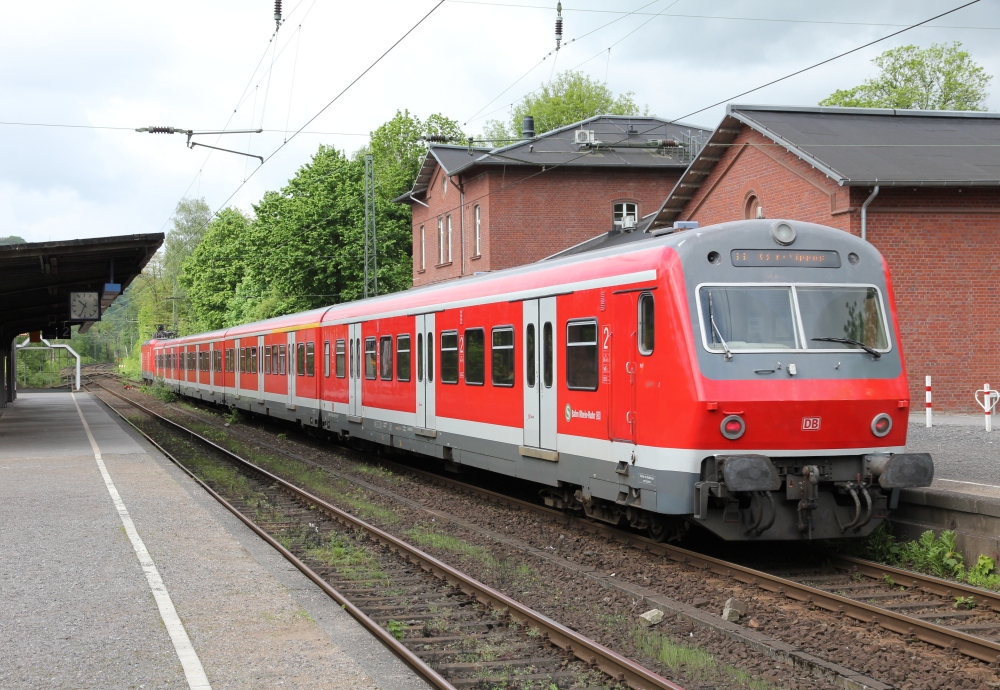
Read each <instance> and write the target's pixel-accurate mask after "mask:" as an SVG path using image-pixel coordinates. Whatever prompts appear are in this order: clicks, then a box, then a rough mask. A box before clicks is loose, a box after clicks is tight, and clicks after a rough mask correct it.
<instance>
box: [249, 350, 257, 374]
mask: <svg viewBox="0 0 1000 690" xmlns="http://www.w3.org/2000/svg"><path fill="white" fill-rule="evenodd" d="M250 373H251V374H256V373H257V348H255V347H251V348H250Z"/></svg>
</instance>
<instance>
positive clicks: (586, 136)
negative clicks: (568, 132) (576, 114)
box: [573, 129, 594, 144]
mask: <svg viewBox="0 0 1000 690" xmlns="http://www.w3.org/2000/svg"><path fill="white" fill-rule="evenodd" d="M573 134H574V135H576V143H578V144H593V143H594V130H592V129H578V130H576V131H575V132H573Z"/></svg>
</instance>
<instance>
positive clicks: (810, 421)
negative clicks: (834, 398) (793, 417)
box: [802, 417, 822, 431]
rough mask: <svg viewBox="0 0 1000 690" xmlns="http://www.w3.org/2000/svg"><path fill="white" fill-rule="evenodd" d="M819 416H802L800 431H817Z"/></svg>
mask: <svg viewBox="0 0 1000 690" xmlns="http://www.w3.org/2000/svg"><path fill="white" fill-rule="evenodd" d="M821 419H822V418H821V417H803V418H802V431H819V423H820V421H821Z"/></svg>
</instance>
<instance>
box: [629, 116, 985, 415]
mask: <svg viewBox="0 0 1000 690" xmlns="http://www.w3.org/2000/svg"><path fill="white" fill-rule="evenodd" d="M866 203H867V209H866V212H863V209H864V208H865V204H866ZM758 213H762V214H763V215H764V216H765V217H767V218H788V219H795V220H803V221H809V222H813V223H821V224H823V225H829V226H833V227H836V228H840V229H842V230H844V231H845V232H850V233H852V234H854V235H858V236H862V237H865V238H866V239H867V240H868V241H869V242H871V243H872V244H874V245H875V246H876V247H877V248H878V249H879V250H880V251H881V252H882V254H883V255H884V256H885V258H886V260H887V261H888V264H889V268H890V271H891V272H892V279H893V285H894V289H895V295H896V307H897V310H898V316H899V322H900V330H901V332H902V338H903V343H902V345H903V351H904V356H905V357H906V368H907V374H908V376H909V381H910V395H911V400H912V401H913V407H914V411H919V410H921V409H922V406H923V402H922V401H923V399H924V376H926V375H930V376H933V383H934V407H935V409H938V410H942V411H954V412H960V413H972V412H976V411H979V412H980V413H981V412H982V408H979V407H977V406H976V404H975V402H974V400H973V393H974V391H976V390H977V389H979V388H982V386H983V383H984V382H989V383H990V385H991V387H994V388H995V387H998V386H1000V313H998V311H997V307H996V304H997V299H996V298H997V294H996V288H997V285H998V283H1000V273H998V272H997V271H998V269H1000V114H997V113H972V112H941V111H914V110H881V109H862V108H796V107H772V106H741V105H730V106H729V107H728V108H727V112H726V116H725V117H724V118H723V120H722V123H721V124H720V125H719V127H718V128H717V129H716V130H715V132H714V133H713V134H712V135H711V136H710V137H709V139H708V142H707V143H706V145H705V146H704V148H703V149H702V150H701V153H700V154H698V155H697V156H696V158H695V159H694V160H693V161H692V162H691V165H690V166H689V167H688V168H687V169H686V170H685V171H684V174H683V175H682V176H681V178H680V180H679V181H678V182H677V184H676V185H674V187H673V190H672V191H671V192H670V194H669V196H668V197H667V199H666V200H665V201H664V202H663V204H662V206H661V207H660V209H659V210H658V211H657V212H656V213H655V215H650V216H649V217H647V218H643V219H642V221H641V222H640V230H642V231H650V232H651V231H653V230H656V229H657V228H662V227H669V226H670V225H671V224H672V223H674V222H675V221H697V222H698V223H699V224H700V225H702V226H705V225H709V224H712V223H719V222H724V221H731V220H737V219H741V218H755V217H758ZM637 234H639V235H645V234H646V233H645V232H640V233H637ZM646 236H649V235H646Z"/></svg>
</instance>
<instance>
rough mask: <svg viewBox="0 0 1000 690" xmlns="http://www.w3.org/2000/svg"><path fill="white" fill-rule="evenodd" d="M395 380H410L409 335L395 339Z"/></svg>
mask: <svg viewBox="0 0 1000 690" xmlns="http://www.w3.org/2000/svg"><path fill="white" fill-rule="evenodd" d="M396 378H398V379H399V380H400V381H409V380H410V335H409V334H408V333H407V334H404V335H400V336H397V337H396Z"/></svg>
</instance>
